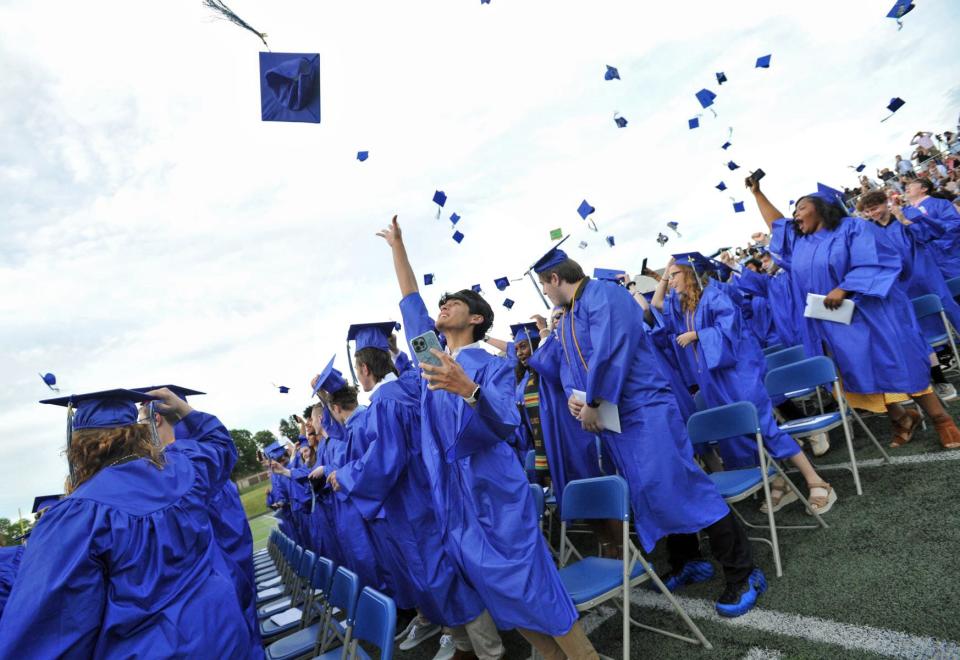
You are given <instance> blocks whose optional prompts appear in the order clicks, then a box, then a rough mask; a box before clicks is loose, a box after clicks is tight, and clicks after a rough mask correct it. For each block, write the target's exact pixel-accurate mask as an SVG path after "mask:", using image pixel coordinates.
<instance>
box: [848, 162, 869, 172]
mask: <svg viewBox="0 0 960 660" xmlns="http://www.w3.org/2000/svg"><path fill="white" fill-rule="evenodd" d="M847 167H849V168H850V169H851V170H853V171H855V172H862V171H864V170H865V169H867V166H866V165H865V164H864V163H860V164H859V165H847Z"/></svg>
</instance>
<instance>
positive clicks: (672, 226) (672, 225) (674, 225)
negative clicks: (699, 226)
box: [667, 220, 680, 236]
mask: <svg viewBox="0 0 960 660" xmlns="http://www.w3.org/2000/svg"><path fill="white" fill-rule="evenodd" d="M679 226H680V223H679V222H677V221H676V220H671V221H670V222H668V223H667V227H669V228H670V229H672V230H673V233H674V234H676V235H677V236H680V232H679V231H677V227H679Z"/></svg>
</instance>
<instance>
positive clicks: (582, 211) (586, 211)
mask: <svg viewBox="0 0 960 660" xmlns="http://www.w3.org/2000/svg"><path fill="white" fill-rule="evenodd" d="M596 210H597V209H595V208H593V207H592V206H590V204H589V202H587V200H583V201H582V202H580V206H578V207H577V214H578V215H579V216H580V217H581V218H583V219H584V220H586V219H587V216H588V215H590V214H591V213H593V212H594V211H596Z"/></svg>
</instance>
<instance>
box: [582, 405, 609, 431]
mask: <svg viewBox="0 0 960 660" xmlns="http://www.w3.org/2000/svg"><path fill="white" fill-rule="evenodd" d="M577 419H579V420H580V425H581V426H582V427H583V430H584V431H587V432H589V433H600V431H602V430H603V423H602V422H601V421H600V411H599V409H598V408H591V407H590V406H583V407H582V408H580V414H579V415H578V416H577Z"/></svg>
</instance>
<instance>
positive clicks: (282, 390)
mask: <svg viewBox="0 0 960 660" xmlns="http://www.w3.org/2000/svg"><path fill="white" fill-rule="evenodd" d="M277 389H278V390H279V391H280V394H286V393H288V392H289V391H290V388H289V387H287V386H286V385H277Z"/></svg>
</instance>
